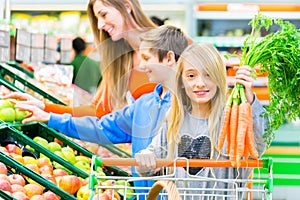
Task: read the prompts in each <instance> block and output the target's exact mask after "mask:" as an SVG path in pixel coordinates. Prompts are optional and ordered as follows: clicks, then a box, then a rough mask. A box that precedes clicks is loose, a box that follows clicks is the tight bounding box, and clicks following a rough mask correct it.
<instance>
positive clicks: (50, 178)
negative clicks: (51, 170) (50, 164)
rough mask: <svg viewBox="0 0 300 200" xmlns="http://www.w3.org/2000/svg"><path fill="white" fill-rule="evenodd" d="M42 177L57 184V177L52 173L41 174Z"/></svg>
mask: <svg viewBox="0 0 300 200" xmlns="http://www.w3.org/2000/svg"><path fill="white" fill-rule="evenodd" d="M41 176H42V177H44V178H45V179H47V180H48V181H51V182H52V183H54V184H55V185H56V179H55V177H54V176H53V175H51V174H41Z"/></svg>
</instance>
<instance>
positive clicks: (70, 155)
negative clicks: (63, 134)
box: [61, 147, 76, 164]
mask: <svg viewBox="0 0 300 200" xmlns="http://www.w3.org/2000/svg"><path fill="white" fill-rule="evenodd" d="M61 152H62V154H63V158H64V159H65V160H67V161H68V162H70V163H72V164H75V162H76V156H75V153H74V151H73V149H71V148H69V147H63V148H61Z"/></svg>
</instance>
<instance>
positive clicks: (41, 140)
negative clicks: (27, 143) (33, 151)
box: [33, 136, 48, 149]
mask: <svg viewBox="0 0 300 200" xmlns="http://www.w3.org/2000/svg"><path fill="white" fill-rule="evenodd" d="M33 141H35V142H36V143H38V144H39V145H41V146H43V147H45V148H46V149H48V141H47V140H46V139H44V138H42V137H40V136H35V137H34V138H33Z"/></svg>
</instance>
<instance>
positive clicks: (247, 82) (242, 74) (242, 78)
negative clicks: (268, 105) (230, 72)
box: [233, 66, 254, 104]
mask: <svg viewBox="0 0 300 200" xmlns="http://www.w3.org/2000/svg"><path fill="white" fill-rule="evenodd" d="M233 69H235V70H237V71H236V74H235V82H236V83H239V84H242V85H244V87H245V94H246V98H247V101H248V102H249V103H250V104H252V103H253V101H254V93H253V90H252V87H253V84H254V78H253V77H252V76H251V74H252V73H253V69H252V68H251V67H250V66H240V67H234V68H233Z"/></svg>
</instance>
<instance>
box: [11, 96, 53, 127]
mask: <svg viewBox="0 0 300 200" xmlns="http://www.w3.org/2000/svg"><path fill="white" fill-rule="evenodd" d="M15 107H16V108H18V109H19V110H27V111H29V112H31V115H29V116H26V118H25V119H24V120H23V121H22V123H23V124H26V123H28V122H32V121H38V122H45V123H47V122H48V121H49V119H50V114H49V113H47V112H45V111H43V110H41V109H40V108H39V107H37V106H33V105H30V104H28V103H26V102H22V101H18V102H16V104H15Z"/></svg>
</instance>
